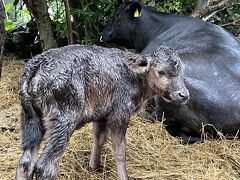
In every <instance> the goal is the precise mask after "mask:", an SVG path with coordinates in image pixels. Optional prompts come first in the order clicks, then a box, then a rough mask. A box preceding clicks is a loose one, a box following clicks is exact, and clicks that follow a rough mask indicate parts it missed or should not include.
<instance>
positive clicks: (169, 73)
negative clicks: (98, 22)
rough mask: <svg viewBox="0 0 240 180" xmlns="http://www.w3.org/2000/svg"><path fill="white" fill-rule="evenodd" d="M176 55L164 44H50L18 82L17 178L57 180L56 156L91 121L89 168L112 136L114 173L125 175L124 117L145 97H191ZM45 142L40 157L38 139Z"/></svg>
mask: <svg viewBox="0 0 240 180" xmlns="http://www.w3.org/2000/svg"><path fill="white" fill-rule="evenodd" d="M182 73H183V67H182V65H181V61H180V59H179V57H178V56H177V55H176V54H175V53H174V52H173V51H172V50H171V49H169V48H163V47H161V48H158V49H157V50H156V51H154V53H152V54H151V55H150V54H147V55H138V54H132V53H126V52H123V51H121V50H118V49H108V48H102V47H98V46H81V45H72V46H66V47H62V48H58V49H52V50H49V51H47V52H44V53H42V54H41V55H38V56H36V57H34V58H33V59H31V60H30V61H29V62H28V63H26V65H25V67H24V69H23V73H22V75H21V77H20V81H19V97H20V101H21V106H22V119H21V123H22V151H23V152H22V156H21V158H20V160H19V163H18V166H17V173H16V179H32V177H33V175H36V177H37V179H51V180H52V179H56V175H57V169H58V164H59V161H60V158H61V156H62V154H63V152H64V150H65V148H66V146H67V143H68V141H69V138H70V136H71V135H72V133H73V132H74V130H75V129H78V128H80V127H82V126H83V125H84V124H85V123H89V122H93V127H94V128H93V147H92V151H91V157H90V163H89V168H90V170H96V169H97V168H99V166H100V152H101V149H102V146H103V144H104V143H105V141H106V138H107V134H108V132H109V134H110V135H111V138H112V148H113V152H114V155H115V157H116V161H117V170H118V178H119V179H121V180H124V179H128V177H127V172H126V167H125V156H126V155H125V154H126V139H125V134H126V130H127V126H128V122H129V119H130V117H131V115H133V114H134V113H135V112H137V110H139V108H140V107H141V106H142V104H143V103H144V102H145V101H146V100H147V99H148V98H150V97H152V96H155V95H159V96H161V97H163V98H164V99H165V100H166V101H171V102H175V103H176V104H184V103H186V101H187V100H188V90H187V89H186V87H185V85H184V82H183V79H182V76H183V74H182ZM43 136H44V138H46V145H45V148H44V150H43V152H42V153H41V155H40V156H39V157H38V156H37V152H38V148H39V144H40V142H41V141H42V139H43Z"/></svg>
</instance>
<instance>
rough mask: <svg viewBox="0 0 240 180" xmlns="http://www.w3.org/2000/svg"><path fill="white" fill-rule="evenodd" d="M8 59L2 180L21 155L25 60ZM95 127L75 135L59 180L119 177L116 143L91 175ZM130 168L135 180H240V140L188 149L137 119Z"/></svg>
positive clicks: (1, 91) (0, 93)
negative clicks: (20, 98) (21, 87)
mask: <svg viewBox="0 0 240 180" xmlns="http://www.w3.org/2000/svg"><path fill="white" fill-rule="evenodd" d="M12 59H13V58H12V57H11V58H6V59H5V63H4V67H3V78H2V82H0V180H8V179H13V178H14V174H15V168H16V163H17V161H18V159H19V157H20V149H19V144H20V130H19V122H18V121H19V120H18V116H19V105H18V104H19V102H18V98H17V80H18V77H19V73H20V71H21V66H22V64H23V63H22V62H21V61H19V60H18V61H17V60H12ZM91 133H92V126H91V124H88V125H86V126H85V127H83V128H82V129H80V130H78V131H76V132H75V133H74V134H73V136H72V138H71V140H70V143H69V146H68V147H67V149H66V151H65V153H64V156H63V158H62V161H61V164H60V171H59V173H58V174H59V175H58V179H60V180H66V179H91V180H95V179H96V180H101V179H107V180H112V179H116V178H117V172H116V164H115V160H114V157H113V154H112V150H111V141H110V140H109V141H108V143H106V145H105V146H104V149H103V151H102V166H103V168H102V170H101V171H100V172H95V173H89V172H88V161H89V155H90V149H91V140H92V139H91V136H92V135H91ZM127 142H128V150H127V169H128V174H129V176H130V179H138V180H140V179H149V180H150V179H151V180H155V179H156V180H157V179H162V180H165V179H166V180H173V179H176V180H189V179H194V180H195V179H196V180H200V179H206V180H237V179H240V142H239V141H238V140H231V141H230V140H225V138H224V136H221V138H220V139H218V140H214V141H211V140H206V141H205V142H204V143H195V144H191V145H183V144H182V143H181V140H180V139H178V138H174V137H171V136H170V135H169V134H168V133H167V132H166V131H165V128H164V126H163V124H162V123H161V122H156V123H150V122H147V121H146V120H144V119H139V118H138V117H132V120H131V123H130V125H129V128H128V131H127Z"/></svg>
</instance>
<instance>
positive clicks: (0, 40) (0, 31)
mask: <svg viewBox="0 0 240 180" xmlns="http://www.w3.org/2000/svg"><path fill="white" fill-rule="evenodd" d="M4 18H5V12H4V4H3V1H2V0H0V81H1V77H2V66H3V48H4V40H5V27H4Z"/></svg>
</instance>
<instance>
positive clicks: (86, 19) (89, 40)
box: [71, 0, 117, 44]
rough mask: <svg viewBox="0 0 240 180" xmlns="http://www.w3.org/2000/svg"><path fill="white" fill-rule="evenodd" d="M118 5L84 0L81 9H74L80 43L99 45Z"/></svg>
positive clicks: (101, 0)
mask: <svg viewBox="0 0 240 180" xmlns="http://www.w3.org/2000/svg"><path fill="white" fill-rule="evenodd" d="M116 5H117V1H110V0H95V1H88V0H85V1H84V0H82V1H81V5H80V7H78V8H74V9H72V10H71V14H72V16H73V19H74V21H75V22H74V25H75V35H76V36H77V39H78V43H81V44H93V43H97V42H98V39H99V36H100V32H101V30H102V29H103V27H104V26H106V24H107V23H108V22H109V21H110V19H111V18H112V16H113V14H114V12H115V6H116Z"/></svg>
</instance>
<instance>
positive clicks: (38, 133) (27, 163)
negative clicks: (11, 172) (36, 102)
mask: <svg viewBox="0 0 240 180" xmlns="http://www.w3.org/2000/svg"><path fill="white" fill-rule="evenodd" d="M33 114H34V116H32V115H31V116H30V115H29V114H27V113H26V112H24V111H23V110H22V112H21V123H22V143H21V146H22V151H23V152H22V156H21V158H20V160H19V161H18V165H17V171H16V177H15V179H16V180H28V179H32V173H33V168H34V165H35V162H36V160H37V152H38V149H39V144H40V143H41V140H42V136H43V134H42V130H41V129H42V127H41V123H40V117H38V116H37V115H36V114H35V113H33Z"/></svg>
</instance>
